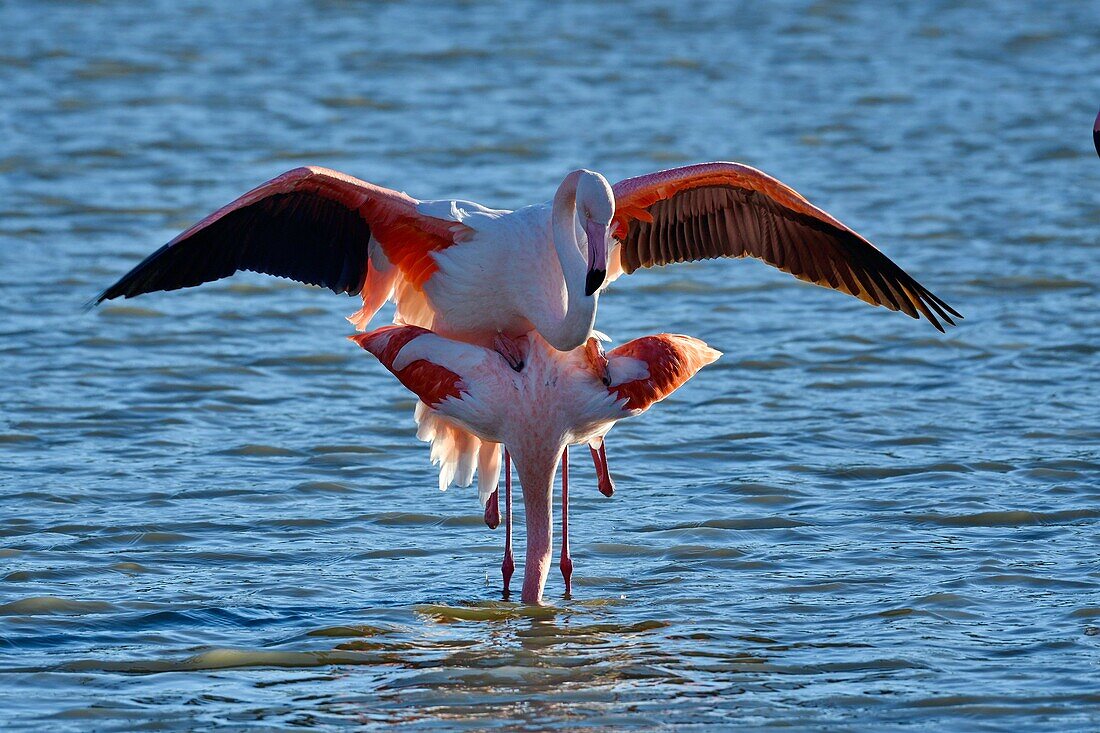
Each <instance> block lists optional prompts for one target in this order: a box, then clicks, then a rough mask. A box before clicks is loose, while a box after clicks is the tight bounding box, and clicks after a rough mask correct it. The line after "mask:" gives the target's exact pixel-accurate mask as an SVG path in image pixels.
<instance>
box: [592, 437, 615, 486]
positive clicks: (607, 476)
mask: <svg viewBox="0 0 1100 733" xmlns="http://www.w3.org/2000/svg"><path fill="white" fill-rule="evenodd" d="M589 450H590V451H592V462H593V463H594V464H596V481H597V482H598V483H599V486H600V493H601V494H603V495H604V496H608V497H609V496H611V495H612V494H614V493H615V482H614V481H613V480H612V479H611V471H610V470H609V469H608V467H607V446H606V444H605V443H603V442H601V443H600V447H599V448H592V447H591V446H590V447H589Z"/></svg>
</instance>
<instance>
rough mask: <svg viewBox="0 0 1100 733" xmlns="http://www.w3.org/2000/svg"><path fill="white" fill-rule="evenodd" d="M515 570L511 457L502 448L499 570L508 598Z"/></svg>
mask: <svg viewBox="0 0 1100 733" xmlns="http://www.w3.org/2000/svg"><path fill="white" fill-rule="evenodd" d="M515 571H516V560H515V558H514V557H513V556H512V457H511V456H510V455H508V449H507V448H505V449H504V562H502V563H501V564H500V572H501V574H503V575H504V598H505V599H507V598H508V584H509V583H510V582H511V581H512V573H514V572H515Z"/></svg>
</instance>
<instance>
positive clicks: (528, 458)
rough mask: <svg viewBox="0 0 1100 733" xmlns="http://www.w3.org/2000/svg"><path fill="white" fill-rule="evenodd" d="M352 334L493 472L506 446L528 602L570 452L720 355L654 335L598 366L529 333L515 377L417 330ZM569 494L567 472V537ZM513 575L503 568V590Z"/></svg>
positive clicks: (488, 357)
mask: <svg viewBox="0 0 1100 733" xmlns="http://www.w3.org/2000/svg"><path fill="white" fill-rule="evenodd" d="M352 338H353V339H354V340H355V341H356V342H357V343H358V344H359V345H360V346H362V347H363V348H364V349H366V350H367V351H369V352H370V353H371V354H373V355H374V356H376V357H377V358H378V360H379V361H380V362H382V364H383V365H384V366H385V367H386V368H387V369H388V370H390V371H391V372H392V373H393V374H394V375H395V376H396V377H397V378H398V379H399V380H400V381H401V383H402V384H404V385H405V386H406V387H408V388H409V389H410V390H411V391H412V392H414V393H415V394H416V396H417V397H419V398H420V400H421V402H423V403H424V404H425V405H427V406H428V409H430V410H432V411H433V412H434V413H437V414H438V415H440V416H442V418H443V419H444V420H447V421H452V422H454V423H456V424H458V425H460V426H462V427H463V428H464V429H466V430H469V431H470V432H471V433H473V434H474V435H476V436H478V438H479V439H481V440H482V441H483V445H485V446H490V447H491V450H492V451H493V453H494V454H495V455H496V456H497V459H496V461H493V460H492V458H491V457H490V458H489V459H488V460H487V461H486V465H488V466H490V467H491V468H490V470H492V471H494V472H495V471H496V470H498V469H499V448H498V447H497V445H496V444H498V443H502V444H504V446H505V448H506V449H507V450H508V451H509V452H510V453H511V455H512V456H513V457H514V460H515V462H516V469H517V470H518V472H519V477H520V484H521V485H522V488H523V503H524V513H525V516H526V522H527V561H526V563H525V565H524V580H523V592H522V600H523V601H524V603H538V602H539V601H540V600H541V598H542V590H543V587H544V585H545V583H546V576H547V574H548V573H549V569H550V555H551V550H550V543H551V527H552V517H551V509H550V503H551V502H550V499H551V493H552V485H553V481H554V474H555V471H556V469H557V465H558V462H559V461H561V460H562V456H563V453H564V452H565V450H566V448H567V447H568V446H569V445H572V444H575V443H589V442H591V441H593V440H596V439H599V438H601V437H602V436H603V435H605V434H606V433H607V431H608V430H610V429H611V426H612V425H614V424H615V422H617V421H618V420H622V419H624V418H627V417H632V416H634V415H640V414H641V413H642V412H645V411H646V410H647V409H649V407H650V406H651V405H652V404H653V403H655V402H657V401H659V400H662V399H664V398H665V397H667V396H668V395H669V394H671V393H672V392H673V391H674V390H675V389H677V388H678V387H679V386H680V385H682V384H683V383H684V382H686V381H687V380H688V379H690V378H691V377H692V376H693V375H694V374H695V372H697V371H698V370H699V369H701V368H702V367H704V366H706V365H707V364H710V363H711V362H713V361H714V360H715V359H717V358H718V357H719V355H720V354H719V352H717V351H715V350H714V349H711V348H710V347H708V346H707V345H706V344H704V343H703V342H702V341H699V340H698V339H693V338H690V337H688V336H677V335H670V334H659V335H657V336H646V337H644V338H639V339H635V340H633V341H630V342H628V343H626V344H623V345H622V346H620V347H618V348H616V349H613V350H612V351H610V352H608V353H607V355H606V365H601V364H598V363H595V362H594V361H593V359H592V358H591V352H590V350H589V349H587V348H578V349H575V350H573V351H570V352H561V351H557V350H556V349H553V348H551V347H550V345H549V344H547V342H546V341H545V340H544V339H542V338H541V337H540V336H539V335H538V334H537V333H535V332H531V333H530V334H529V335H527V336H525V337H522V338H521V340H522V341H524V342H525V343H524V346H525V350H526V352H527V354H528V357H527V363H526V365H525V366H524V368H523V370H522V371H520V372H516V371H515V370H513V369H510V368H509V367H508V365H507V363H506V362H505V361H504V360H503V359H501V358H500V356H499V355H498V354H497V353H496V352H494V351H491V350H489V349H486V348H484V347H481V346H476V345H473V344H467V343H462V342H459V341H454V340H451V339H447V338H443V337H442V336H439V335H437V334H435V333H432V332H431V331H428V330H425V329H423V328H418V327H416V326H386V327H383V328H380V329H378V330H376V331H372V332H370V333H367V334H361V335H357V336H353V337H352ZM564 465H565V464H564V463H563V466H564ZM470 470H471V471H472V470H473V469H472V467H471V468H470ZM563 470H564V469H563ZM494 483H495V479H494ZM566 491H567V483H566V479H565V475H564V473H563V476H562V503H563V534H564V533H565V531H566V530H565V527H566V526H567V525H566V523H565V514H564V512H565V509H566V507H567V506H568V498H567V494H566ZM509 552H510V548H509ZM567 560H568V546H567V545H563V548H562V561H563V567H562V571H563V573H564V574H565V578H566V584H567V586H568V583H569V572H570V571H571V562H569V567H568V569H567V567H566V564H565V563H566V561H567ZM506 562H507V560H506ZM510 574H511V573H510V571H509V570H507V569H506V570H505V584H507V582H508V577H509V576H510Z"/></svg>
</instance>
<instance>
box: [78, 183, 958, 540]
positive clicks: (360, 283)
mask: <svg viewBox="0 0 1100 733" xmlns="http://www.w3.org/2000/svg"><path fill="white" fill-rule="evenodd" d="M720 257H733V258H743V257H754V258H757V259H760V260H762V261H764V262H766V263H768V264H770V265H772V266H774V267H777V268H779V269H780V270H783V271H785V272H788V273H790V274H792V275H794V276H795V277H796V278H798V279H800V280H803V281H806V282H810V283H814V284H817V285H822V286H825V287H827V288H831V289H833V290H838V291H840V292H844V293H847V294H849V295H853V296H855V297H857V298H860V299H861V300H863V301H865V302H867V303H870V304H872V305H880V306H884V307H886V308H888V309H890V310H895V311H901V312H903V313H905V314H907V315H909V316H911V317H913V318H919V317H920V316H921V315H923V316H924V317H925V318H926V319H927V320H928V321H929V322H930V323H931V324H932V325H933V326H935V327H936V328H937V329H938V330H940V331H941V332H942V331H943V330H944V329H943V326H942V325H941V323H940V320H942V321H944V322H946V323H948V324H952V325H953V324H954V321H953V320H952V316H955V317H961V316H960V315H959V313H958V312H957V311H955V310H954V309H952V308H951V307H950V306H949V305H947V304H946V303H945V302H944V301H942V300H941V299H939V298H938V297H936V296H935V295H933V294H932V293H931V292H930V291H929V290H927V289H926V288H925V287H923V286H922V285H921V284H920V283H918V282H917V281H916V280H914V279H913V278H912V277H910V276H909V275H908V274H907V273H906V272H905V271H904V270H902V269H901V268H900V267H898V266H897V265H896V264H894V262H892V261H891V260H890V259H889V258H888V257H886V255H884V254H883V253H882V252H880V251H879V250H878V249H877V248H875V247H874V245H872V244H871V243H870V242H868V241H867V240H866V239H864V238H863V237H861V236H860V235H859V234H857V233H856V232H855V231H853V230H852V229H849V228H848V227H847V226H845V225H844V224H842V223H841V222H839V221H837V220H836V219H834V218H833V217H832V216H830V215H829V214H827V213H826V212H824V211H823V210H821V209H819V208H817V207H816V206H814V205H813V204H811V203H810V202H809V201H807V200H806V199H805V198H803V197H802V196H801V195H800V194H798V193H797V192H796V191H794V190H793V189H792V188H790V187H788V186H786V185H785V184H783V183H781V182H779V181H778V180H776V179H774V178H772V177H771V176H769V175H767V174H766V173H763V172H762V171H759V170H757V169H755V168H752V167H750V166H747V165H743V164H740V163H731V162H716V163H702V164H698V165H690V166H685V167H680V168H673V169H670V170H665V171H658V172H656V173H651V174H648V175H644V176H639V177H636V178H629V179H626V180H624V181H620V182H619V183H616V184H615V185H614V186H612V185H610V184H609V183H608V181H607V179H606V178H604V177H603V176H602V175H600V174H599V173H596V172H593V171H589V170H575V171H573V172H571V173H569V174H568V175H566V176H565V178H564V180H563V181H562V183H561V184H560V185H559V186H558V188H557V191H556V193H555V194H554V197H553V199H552V200H551V201H549V202H546V203H541V204H535V205H533V206H527V207H524V208H521V209H518V210H516V211H507V210H504V209H490V208H487V207H484V206H482V205H480V204H477V203H473V202H470V201H462V200H457V199H454V200H438V201H419V200H417V199H414V198H412V197H411V196H408V195H407V194H405V193H399V192H397V191H394V190H391V189H388V188H384V187H381V186H377V185H374V184H372V183H367V182H366V181H361V180H359V179H357V178H353V177H352V176H349V175H346V174H344V173H340V172H338V171H334V170H330V169H327V168H321V167H316V166H308V167H302V168H295V169H294V170H291V171H288V172H286V173H284V174H282V175H280V176H278V177H276V178H274V179H272V180H270V181H268V182H267V183H264V184H262V185H260V186H259V187H257V188H255V189H253V190H252V191H249V192H248V193H246V194H244V195H243V196H241V197H240V198H238V199H237V200H235V201H233V202H232V203H230V204H228V205H227V206H224V207H222V208H221V209H218V210H217V211H215V212H214V213H213V214H211V215H210V216H208V217H206V218H205V219H203V220H202V221H200V222H198V223H197V224H195V225H194V226H192V227H190V228H189V229H187V230H186V231H184V232H183V233H182V234H180V235H179V236H177V237H176V238H174V239H173V240H172V241H170V242H168V243H167V244H166V245H164V246H163V247H161V248H160V249H159V250H157V251H156V252H154V253H153V254H151V255H149V256H148V257H147V258H145V259H144V260H143V261H142V262H141V263H139V264H138V265H137V266H136V267H134V268H133V269H132V270H130V272H128V273H127V274H126V275H124V276H123V277H122V278H121V279H119V280H118V282H116V283H114V284H113V285H111V286H110V287H109V288H107V289H106V290H104V291H103V292H102V293H101V294H100V295H99V296H98V297H97V298H95V299H94V300H93V304H98V303H102V302H103V301H106V300H111V299H114V298H119V297H125V298H131V297H134V296H137V295H141V294H144V293H150V292H154V291H161V290H175V289H178V288H185V287H191V286H195V285H199V284H201V283H205V282H210V281H212V280H218V279H221V278H224V277H228V276H230V275H233V274H234V273H236V272H238V271H240V270H251V271H254V272H260V273H266V274H269V275H275V276H278V277H286V278H291V279H294V280H298V281H300V282H304V283H308V284H312V285H320V286H324V287H327V288H329V289H331V290H332V291H334V292H336V293H347V294H348V295H357V296H360V297H361V298H362V307H361V308H360V309H359V310H358V311H357V312H356V313H355V314H353V315H352V316H350V317H349V318H348V320H349V321H351V322H352V323H353V324H354V325H355V327H356V328H357V329H358V330H360V331H363V330H365V329H366V328H367V326H368V324H369V323H370V321H371V319H372V318H373V316H374V315H375V313H377V311H378V309H379V308H381V306H382V305H383V304H384V303H385V302H386V301H387V300H393V301H394V302H395V304H396V316H395V319H394V320H395V322H396V323H401V324H408V325H416V326H421V327H423V328H428V329H431V330H432V331H434V332H436V333H437V334H439V335H441V336H445V337H448V338H453V339H459V340H462V341H466V342H469V343H473V344H478V345H482V346H488V347H492V348H494V349H496V350H497V351H498V352H500V354H501V355H502V356H503V357H504V358H505V359H506V360H507V361H508V363H509V364H510V365H511V366H512V367H513V368H514V369H522V368H523V361H524V354H523V352H522V349H521V348H520V344H521V342H522V343H527V341H526V340H524V339H521V338H520V337H522V336H524V335H525V334H527V333H528V332H529V331H531V330H536V331H537V332H538V333H539V335H540V336H541V337H542V339H543V340H544V341H546V342H547V343H548V344H550V345H551V346H552V347H553V348H555V349H558V350H561V351H570V350H573V349H576V348H578V347H580V346H581V345H583V344H585V343H586V342H587V340H588V339H589V337H590V336H591V335H592V333H593V331H592V328H593V324H594V321H595V314H596V306H597V302H598V299H599V295H600V293H601V291H602V290H603V289H604V288H605V287H606V286H607V285H608V284H609V283H610V282H612V281H613V280H615V279H616V278H617V277H619V276H620V275H622V274H624V273H625V274H629V273H632V272H634V271H636V270H638V269H641V268H648V267H655V266H662V265H668V264H672V263H676V262H689V261H695V260H705V259H714V258H720ZM605 376H606V375H605ZM417 411H418V417H423V415H425V414H426V413H425V412H424V410H423V409H422V407H421V406H420V405H418V407H417ZM426 423H427V424H425V422H424V421H421V427H422V429H423V430H424V432H425V433H428V434H430V433H432V431H433V425H434V424H435V420H434V418H433V417H430V416H429V417H428V418H427V420H426ZM435 427H438V429H439V430H446V431H447V432H448V433H449V435H450V436H451V437H450V439H449V440H446V441H444V440H440V441H437V442H435V443H433V446H437V451H436V454H435V456H434V457H435V459H436V460H437V461H438V462H440V463H441V464H442V465H443V466H444V470H442V471H441V472H440V481H441V484H443V482H444V481H447V482H449V481H450V480H452V479H457V482H458V483H459V485H463V484H462V481H472V475H471V474H472V472H471V471H468V470H466V469H467V467H469V466H472V465H475V464H479V463H483V464H484V468H486V469H487V470H485V471H480V472H479V478H478V480H479V486H480V493H481V495H483V496H484V495H486V492H489V494H490V495H491V492H492V491H493V490H495V486H496V478H495V475H496V474H495V473H494V471H493V470H492V469H493V464H492V461H491V458H489V457H486V456H483V455H482V453H481V449H482V446H481V441H479V440H478V438H477V437H476V436H474V435H471V434H469V433H463V431H462V430H461V429H460V428H455V427H453V426H450V427H442V426H435ZM590 447H591V450H592V456H593V460H594V462H595V463H596V469H597V475H598V476H599V477H600V490H601V491H602V492H603V493H605V494H610V492H611V491H613V484H612V481H611V478H610V473H609V471H608V469H607V457H606V452H605V450H604V446H603V443H602V442H596V443H594V444H593V445H592V446H590ZM487 453H488V454H489V455H491V451H487ZM496 472H499V460H498V461H497V462H496ZM445 487H446V486H443V488H445ZM495 506H496V503H495V501H493V502H492V507H490V508H489V509H487V516H486V521H487V522H489V523H490V524H491V523H492V521H493V511H492V509H493V508H495Z"/></svg>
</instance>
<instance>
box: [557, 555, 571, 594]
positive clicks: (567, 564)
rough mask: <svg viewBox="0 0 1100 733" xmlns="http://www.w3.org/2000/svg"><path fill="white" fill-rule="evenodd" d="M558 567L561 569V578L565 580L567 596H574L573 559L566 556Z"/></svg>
mask: <svg viewBox="0 0 1100 733" xmlns="http://www.w3.org/2000/svg"><path fill="white" fill-rule="evenodd" d="M558 567H559V568H561V577H562V578H564V579H565V595H567V596H569V595H572V594H573V584H572V579H573V558H571V557H569V556H568V555H565V556H564V557H562V559H561V562H560V563H558Z"/></svg>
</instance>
